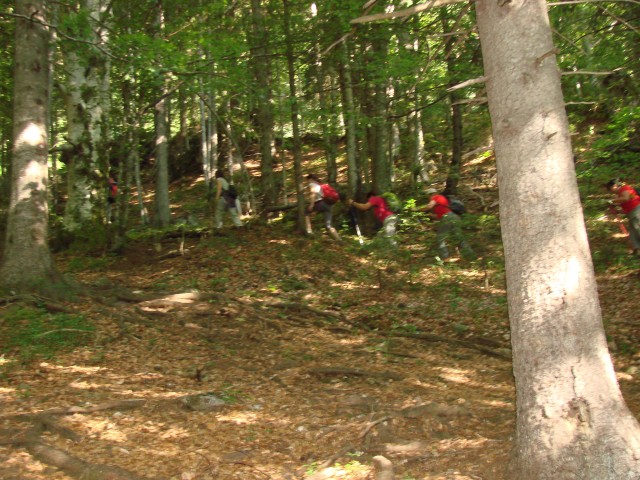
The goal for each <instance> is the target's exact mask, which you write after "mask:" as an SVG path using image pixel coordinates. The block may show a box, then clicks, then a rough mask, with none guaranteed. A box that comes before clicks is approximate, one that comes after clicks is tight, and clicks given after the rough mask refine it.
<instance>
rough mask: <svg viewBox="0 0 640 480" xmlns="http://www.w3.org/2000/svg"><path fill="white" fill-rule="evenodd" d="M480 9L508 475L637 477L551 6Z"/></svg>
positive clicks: (637, 446) (484, 1) (638, 434)
mask: <svg viewBox="0 0 640 480" xmlns="http://www.w3.org/2000/svg"><path fill="white" fill-rule="evenodd" d="M476 10H477V20H478V26H479V32H480V39H481V44H482V52H483V57H484V59H483V60H484V68H485V75H486V77H487V81H486V85H487V95H488V99H489V110H490V114H491V121H492V126H493V135H494V139H495V152H496V157H497V163H498V180H499V184H500V221H501V228H502V237H503V241H504V251H505V257H506V271H507V292H508V305H509V318H510V322H511V333H512V344H513V369H514V375H515V379H516V392H517V399H516V401H517V427H516V428H517V431H516V441H515V450H514V453H515V455H514V457H513V458H514V460H513V462H512V470H513V471H512V473H511V475H510V478H518V479H519V480H534V479H535V480H543V479H554V480H564V479H567V480H568V479H576V478H583V479H594V480H595V479H597V480H614V479H615V480H623V479H628V480H631V479H637V478H640V427H639V426H638V423H637V421H636V419H635V418H634V417H633V416H632V415H631V413H630V412H629V410H628V409H627V407H626V405H625V403H624V400H623V398H622V396H621V393H620V389H619V386H618V383H617V380H616V376H615V372H614V369H613V365H612V362H611V358H610V356H609V352H608V351H607V344H606V340H605V335H604V329H603V325H602V319H601V312H600V306H599V303H598V292H597V288H596V281H595V274H594V270H593V265H592V262H591V257H590V252H589V245H588V242H587V236H586V230H585V225H584V218H583V213H582V208H581V205H580V199H579V196H578V188H577V182H576V176H575V170H574V165H573V155H572V151H571V142H570V136H569V128H568V121H567V117H566V112H565V109H564V101H563V96H562V91H561V88H560V74H559V71H558V68H557V65H556V60H555V50H554V46H553V43H552V39H551V30H550V27H549V21H548V17H547V11H546V5H545V2H544V1H542V0H533V1H529V2H525V1H523V0H517V1H512V2H497V1H495V0H479V1H478V2H476Z"/></svg>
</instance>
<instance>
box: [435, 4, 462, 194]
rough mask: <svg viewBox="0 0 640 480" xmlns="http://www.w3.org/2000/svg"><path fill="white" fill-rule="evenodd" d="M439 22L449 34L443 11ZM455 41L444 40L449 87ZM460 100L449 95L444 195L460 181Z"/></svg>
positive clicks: (452, 81) (454, 94)
mask: <svg viewBox="0 0 640 480" xmlns="http://www.w3.org/2000/svg"><path fill="white" fill-rule="evenodd" d="M440 22H441V23H442V33H444V34H446V33H449V31H450V30H451V29H450V27H449V19H448V17H447V12H446V10H444V9H441V10H440ZM456 26H457V25H456ZM455 45H456V41H455V39H454V38H453V37H449V38H447V40H445V56H446V59H447V77H448V78H449V86H453V85H455V84H456V83H458V78H456V74H455V67H456V61H457V58H456V57H455V55H454V52H453V48H454V46H455ZM459 98H460V94H459V93H458V90H454V91H452V92H451V93H449V103H450V105H451V130H452V136H451V163H450V164H449V173H448V175H447V181H446V183H445V188H444V193H445V194H446V195H455V194H456V193H457V191H458V181H459V180H460V167H461V164H462V145H463V141H464V138H463V136H462V106H461V105H459V104H457V100H458V99H459Z"/></svg>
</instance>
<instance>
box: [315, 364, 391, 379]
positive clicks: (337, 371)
mask: <svg viewBox="0 0 640 480" xmlns="http://www.w3.org/2000/svg"><path fill="white" fill-rule="evenodd" d="M309 373H315V374H318V375H352V376H355V377H378V378H385V379H388V380H402V379H403V378H404V377H403V376H402V375H398V374H397V373H393V372H371V371H365V370H358V369H356V368H339V367H324V368H311V369H309Z"/></svg>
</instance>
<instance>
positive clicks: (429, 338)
mask: <svg viewBox="0 0 640 480" xmlns="http://www.w3.org/2000/svg"><path fill="white" fill-rule="evenodd" d="M389 336H390V337H402V338H415V339H416V340H424V341H426V342H440V343H448V344H451V345H456V346H460V347H465V348H470V349H473V350H477V351H478V352H481V353H484V354H485V355H488V356H490V357H495V358H500V359H502V360H509V361H510V360H511V355H508V354H507V353H503V352H499V351H496V350H493V349H491V348H488V347H486V346H483V345H478V344H477V343H474V342H472V341H467V340H458V339H456V338H447V337H442V336H440V335H434V334H432V333H393V334H390V335H389Z"/></svg>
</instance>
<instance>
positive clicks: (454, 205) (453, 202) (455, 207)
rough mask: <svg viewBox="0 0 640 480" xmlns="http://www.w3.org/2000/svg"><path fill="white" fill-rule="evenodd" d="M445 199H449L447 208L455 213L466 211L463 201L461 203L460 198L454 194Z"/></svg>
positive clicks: (459, 213)
mask: <svg viewBox="0 0 640 480" xmlns="http://www.w3.org/2000/svg"><path fill="white" fill-rule="evenodd" d="M447 200H448V201H449V208H450V209H451V211H452V212H453V213H455V214H456V215H462V214H463V213H465V212H466V211H467V208H466V207H465V206H464V203H462V200H460V199H459V198H457V197H454V196H448V197H447Z"/></svg>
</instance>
